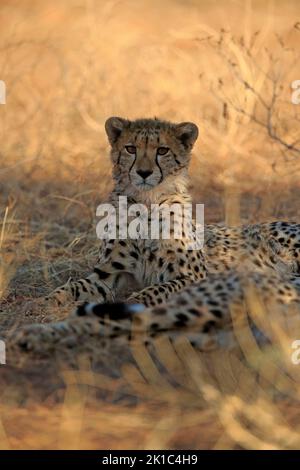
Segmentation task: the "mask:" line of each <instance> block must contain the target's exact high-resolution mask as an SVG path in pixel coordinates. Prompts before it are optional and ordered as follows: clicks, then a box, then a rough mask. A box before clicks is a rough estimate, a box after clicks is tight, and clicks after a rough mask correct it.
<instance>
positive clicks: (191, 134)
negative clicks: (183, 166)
mask: <svg viewBox="0 0 300 470" xmlns="http://www.w3.org/2000/svg"><path fill="white" fill-rule="evenodd" d="M198 133H199V131H198V127H197V126H196V124H194V123H193V122H181V123H180V124H177V125H176V126H175V135H176V137H177V139H178V140H180V142H181V143H182V145H183V146H184V147H185V148H186V149H191V148H192V147H193V145H194V143H195V142H196V140H197V137H198Z"/></svg>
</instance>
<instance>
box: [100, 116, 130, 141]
mask: <svg viewBox="0 0 300 470" xmlns="http://www.w3.org/2000/svg"><path fill="white" fill-rule="evenodd" d="M128 124H129V121H127V120H126V119H122V118H120V117H110V118H109V119H107V121H106V122H105V130H106V134H107V137H108V140H109V143H110V145H113V144H115V143H116V142H117V140H118V138H119V137H120V135H121V133H122V131H123V129H124V128H125V127H126V126H128Z"/></svg>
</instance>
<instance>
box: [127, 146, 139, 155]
mask: <svg viewBox="0 0 300 470" xmlns="http://www.w3.org/2000/svg"><path fill="white" fill-rule="evenodd" d="M125 148H126V150H127V152H128V153H131V154H134V153H136V147H135V146H134V145H126V146H125Z"/></svg>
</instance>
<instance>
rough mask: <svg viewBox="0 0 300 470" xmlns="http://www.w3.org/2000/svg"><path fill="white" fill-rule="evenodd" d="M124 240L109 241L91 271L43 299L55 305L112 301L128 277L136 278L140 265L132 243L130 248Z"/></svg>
mask: <svg viewBox="0 0 300 470" xmlns="http://www.w3.org/2000/svg"><path fill="white" fill-rule="evenodd" d="M127 245H128V242H127V241H125V240H111V241H109V242H108V243H107V244H106V246H105V250H104V251H103V253H102V254H101V256H100V257H99V261H98V263H97V265H96V266H95V268H94V272H93V273H91V274H90V275H89V276H87V277H86V278H82V279H79V280H77V281H73V280H69V281H68V282H67V283H66V284H64V285H63V286H61V287H58V288H57V289H55V290H54V291H53V292H52V293H51V294H50V295H48V296H47V297H46V300H49V299H54V300H56V301H57V303H58V304H61V303H64V302H65V301H67V300H75V301H82V302H87V301H89V302H110V301H114V300H115V297H116V295H117V294H118V292H119V290H120V288H121V287H122V285H123V284H124V282H126V280H128V278H130V276H137V275H138V273H139V269H140V263H139V260H138V256H137V251H136V250H134V247H133V246H132V242H131V245H130V248H131V249H129V247H128V246H127Z"/></svg>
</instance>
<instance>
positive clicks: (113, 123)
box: [105, 117, 198, 191]
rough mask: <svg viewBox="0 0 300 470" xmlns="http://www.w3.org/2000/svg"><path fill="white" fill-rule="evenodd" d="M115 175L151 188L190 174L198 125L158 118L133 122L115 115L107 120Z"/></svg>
mask: <svg viewBox="0 0 300 470" xmlns="http://www.w3.org/2000/svg"><path fill="white" fill-rule="evenodd" d="M105 129H106V133H107V136H108V140H109V142H110V145H111V157H112V162H113V167H114V177H115V178H116V179H118V180H122V181H123V183H125V187H128V189H129V188H134V189H135V190H141V191H148V190H151V189H152V188H155V187H156V186H158V185H161V184H162V183H163V182H166V181H167V180H170V179H171V178H172V176H176V175H179V174H181V173H186V170H187V168H188V165H189V161H190V154H191V150H192V147H193V145H194V143H195V141H196V139H197V137H198V128H197V126H196V125H195V124H193V123H191V122H183V123H180V124H174V123H171V122H167V121H160V120H158V119H137V120H136V121H129V120H127V119H122V118H119V117H111V118H109V119H108V120H107V121H106V123H105Z"/></svg>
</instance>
